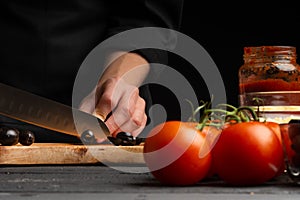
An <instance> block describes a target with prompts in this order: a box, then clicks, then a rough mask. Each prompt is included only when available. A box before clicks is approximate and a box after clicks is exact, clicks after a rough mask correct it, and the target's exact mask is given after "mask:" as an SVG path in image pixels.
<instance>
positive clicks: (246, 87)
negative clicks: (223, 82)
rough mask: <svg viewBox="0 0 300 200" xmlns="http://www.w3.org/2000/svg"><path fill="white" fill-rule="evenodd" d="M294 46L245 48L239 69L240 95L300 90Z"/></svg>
mask: <svg viewBox="0 0 300 200" xmlns="http://www.w3.org/2000/svg"><path fill="white" fill-rule="evenodd" d="M296 59H297V54H296V47H292V46H258V47H244V64H243V65H242V66H241V67H240V69H239V89H240V94H243V93H250V92H266V91H300V68H299V65H298V64H297V62H296Z"/></svg>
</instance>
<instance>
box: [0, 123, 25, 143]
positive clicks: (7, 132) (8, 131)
mask: <svg viewBox="0 0 300 200" xmlns="http://www.w3.org/2000/svg"><path fill="white" fill-rule="evenodd" d="M19 135H20V132H19V130H17V129H14V128H8V127H2V128H0V143H1V144H2V145H4V146H11V145H15V144H18V142H19Z"/></svg>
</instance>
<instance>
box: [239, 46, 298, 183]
mask: <svg viewBox="0 0 300 200" xmlns="http://www.w3.org/2000/svg"><path fill="white" fill-rule="evenodd" d="M296 59H297V54H296V48H295V47H292V46H258V47H245V48H244V64H243V65H242V66H241V67H240V69H239V93H240V95H239V100H240V105H241V106H250V107H252V108H253V109H254V110H255V111H256V113H257V114H258V116H259V118H260V119H261V121H274V122H277V123H279V124H280V130H281V138H282V144H283V149H284V152H285V162H286V169H287V170H288V172H289V175H290V177H291V178H292V180H294V181H295V182H296V183H297V184H300V151H296V150H295V149H299V148H294V147H295V146H298V145H300V142H298V141H299V140H296V139H295V138H300V67H299V65H298V64H297V62H296ZM296 122H297V123H296Z"/></svg>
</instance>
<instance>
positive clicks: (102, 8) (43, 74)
mask: <svg viewBox="0 0 300 200" xmlns="http://www.w3.org/2000/svg"><path fill="white" fill-rule="evenodd" d="M181 6H182V3H181V0H130V1H124V0H61V1H58V0H52V1H46V0H29V1H22V0H2V1H0V26H1V32H0V41H1V46H0V56H1V59H0V66H1V69H2V71H1V73H0V82H2V83H6V84H9V85H12V86H16V87H18V88H22V89H25V90H28V91H30V92H33V93H36V94H39V95H42V96H45V97H47V98H51V99H54V100H57V101H60V102H62V103H65V104H70V103H71V92H72V87H73V81H74V79H75V76H76V73H77V70H78V68H79V67H80V65H81V63H82V61H83V60H84V58H85V57H86V56H87V54H88V53H89V52H90V51H91V50H92V49H93V48H94V47H95V46H96V45H98V44H99V43H100V42H101V41H103V40H104V39H106V38H108V37H109V36H112V35H114V34H116V33H119V32H121V31H124V30H127V29H132V28H136V27H144V26H158V27H167V28H171V29H178V28H179V25H180V17H181V16H180V15H181ZM152 53H153V52H152ZM152 57H155V56H152ZM147 58H148V59H150V61H151V55H148V57H147Z"/></svg>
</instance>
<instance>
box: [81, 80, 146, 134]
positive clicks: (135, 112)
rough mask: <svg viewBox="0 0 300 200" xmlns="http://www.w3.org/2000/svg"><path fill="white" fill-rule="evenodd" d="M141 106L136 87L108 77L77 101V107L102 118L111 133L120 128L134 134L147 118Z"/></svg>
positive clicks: (143, 106)
mask: <svg viewBox="0 0 300 200" xmlns="http://www.w3.org/2000/svg"><path fill="white" fill-rule="evenodd" d="M145 106H146V105H145V101H144V99H143V98H141V97H140V96H139V89H138V88H137V87H136V86H133V85H131V84H128V83H127V82H125V81H124V80H123V79H121V78H120V79H117V78H109V79H107V80H106V81H105V82H104V83H103V84H101V85H99V86H97V88H95V90H93V92H91V93H90V94H89V95H88V96H87V97H86V98H85V99H84V100H83V101H82V102H81V105H80V107H79V109H80V110H82V111H85V112H88V113H91V114H94V115H95V116H97V117H99V118H100V119H102V120H105V123H106V125H107V127H108V129H109V131H110V133H112V135H113V136H116V134H117V133H119V132H121V131H124V132H129V133H131V134H132V135H133V136H137V135H138V134H139V133H140V132H141V131H142V130H143V128H144V127H145V124H146V121H147V116H146V114H145ZM109 113H111V115H109Z"/></svg>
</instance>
